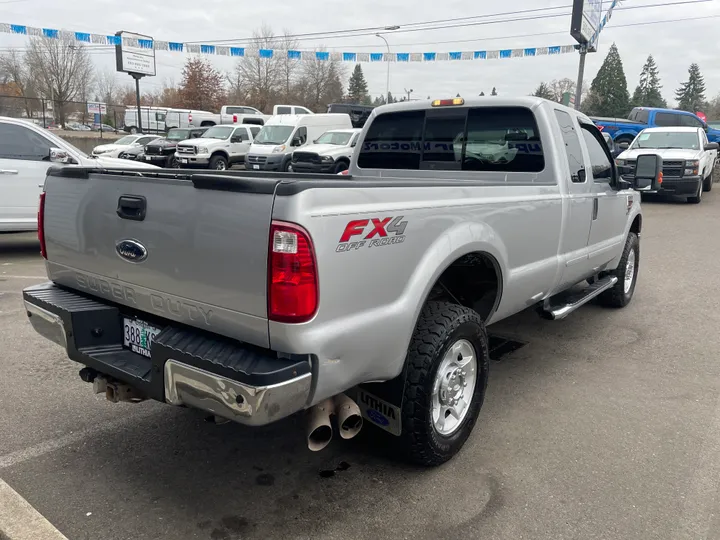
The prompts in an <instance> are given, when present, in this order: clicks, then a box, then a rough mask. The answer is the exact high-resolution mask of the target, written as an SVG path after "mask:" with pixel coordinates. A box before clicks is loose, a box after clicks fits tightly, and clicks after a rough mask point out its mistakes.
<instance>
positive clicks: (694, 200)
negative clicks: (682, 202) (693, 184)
mask: <svg viewBox="0 0 720 540" xmlns="http://www.w3.org/2000/svg"><path fill="white" fill-rule="evenodd" d="M702 194H703V183H702V182H699V185H698V190H697V193H696V194H695V196H694V197H688V198H687V202H689V203H690V204H700V202H701V201H702Z"/></svg>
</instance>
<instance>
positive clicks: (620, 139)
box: [615, 134, 635, 143]
mask: <svg viewBox="0 0 720 540" xmlns="http://www.w3.org/2000/svg"><path fill="white" fill-rule="evenodd" d="M634 140H635V137H633V136H632V135H627V134H624V135H620V136H618V138H617V139H615V142H616V143H621V142H623V141H627V142H629V143H631V142H633V141H634Z"/></svg>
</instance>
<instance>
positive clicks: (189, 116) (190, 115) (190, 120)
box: [188, 114, 192, 123]
mask: <svg viewBox="0 0 720 540" xmlns="http://www.w3.org/2000/svg"><path fill="white" fill-rule="evenodd" d="M190 122H192V114H188V123H190Z"/></svg>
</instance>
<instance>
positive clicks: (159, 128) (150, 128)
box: [123, 107, 168, 135]
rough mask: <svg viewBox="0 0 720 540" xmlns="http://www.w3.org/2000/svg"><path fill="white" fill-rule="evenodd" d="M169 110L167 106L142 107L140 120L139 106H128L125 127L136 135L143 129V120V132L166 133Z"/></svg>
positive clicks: (124, 120)
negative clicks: (166, 117)
mask: <svg viewBox="0 0 720 540" xmlns="http://www.w3.org/2000/svg"><path fill="white" fill-rule="evenodd" d="M167 112H168V108H167V107H140V120H138V111H137V108H136V107H128V108H127V109H125V117H124V118H123V124H124V128H123V129H124V130H125V131H127V132H128V133H131V134H133V135H134V134H136V133H138V132H139V131H141V130H140V123H141V121H142V132H143V133H164V132H165V115H166V114H167Z"/></svg>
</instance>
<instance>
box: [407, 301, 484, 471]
mask: <svg viewBox="0 0 720 540" xmlns="http://www.w3.org/2000/svg"><path fill="white" fill-rule="evenodd" d="M460 339H464V340H467V341H468V342H470V344H471V345H472V347H473V348H474V349H475V355H476V357H477V370H476V374H475V376H476V380H475V389H474V392H473V394H472V397H471V399H470V404H469V405H468V407H469V409H468V410H467V413H466V415H465V417H464V418H463V420H462V422H461V423H460V425H459V426H458V427H457V429H456V430H455V431H454V432H453V433H451V434H450V435H449V436H445V435H441V434H440V433H439V432H438V431H437V430H436V428H435V426H434V424H433V421H432V399H433V398H432V394H433V384H434V382H435V376H436V374H437V370H438V368H439V367H440V365H441V363H442V360H443V357H444V356H445V353H446V352H447V350H448V348H449V347H450V346H452V345H453V344H454V343H456V342H457V341H458V340H460ZM406 362H407V364H406V370H407V379H406V381H405V388H404V392H403V405H402V414H401V418H402V420H401V422H402V423H401V426H402V434H401V436H400V443H401V444H400V448H399V449H400V450H401V452H402V457H403V458H404V459H407V460H408V461H410V462H412V463H415V464H418V465H424V466H428V467H432V466H436V465H440V464H442V463H444V462H446V461H447V460H449V459H450V458H452V457H453V456H454V455H455V454H457V453H458V452H459V451H460V449H461V448H462V446H463V445H464V444H465V441H466V440H467V438H468V437H469V436H470V433H471V432H472V429H473V427H474V426H475V421H476V420H477V417H478V414H479V413H480V408H481V407H482V404H483V400H484V399H485V390H486V388H487V381H488V370H489V367H490V355H489V351H488V338H487V332H486V331H485V325H484V324H483V321H482V319H481V318H480V316H479V315H478V314H477V313H476V312H475V311H473V310H471V309H469V308H466V307H463V306H459V305H457V304H451V303H449V302H428V303H427V304H426V305H425V307H424V308H423V311H422V313H421V315H420V319H419V320H418V324H417V327H416V329H415V333H414V334H413V338H412V341H411V343H410V348H409V349H408V356H407V360H406Z"/></svg>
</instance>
